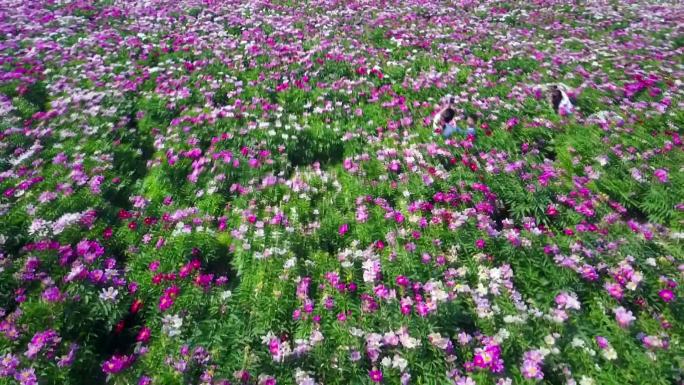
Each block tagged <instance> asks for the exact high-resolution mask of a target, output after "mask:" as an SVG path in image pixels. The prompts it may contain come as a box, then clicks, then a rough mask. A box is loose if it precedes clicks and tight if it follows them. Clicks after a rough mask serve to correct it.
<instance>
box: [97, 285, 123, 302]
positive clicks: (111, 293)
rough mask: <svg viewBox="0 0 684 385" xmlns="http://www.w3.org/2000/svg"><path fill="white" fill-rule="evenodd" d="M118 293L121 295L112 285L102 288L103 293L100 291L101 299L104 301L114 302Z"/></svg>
mask: <svg viewBox="0 0 684 385" xmlns="http://www.w3.org/2000/svg"><path fill="white" fill-rule="evenodd" d="M117 295H119V291H118V290H116V289H115V288H113V287H111V286H110V287H108V288H107V289H102V293H100V299H101V300H103V301H111V302H114V301H116V296H117Z"/></svg>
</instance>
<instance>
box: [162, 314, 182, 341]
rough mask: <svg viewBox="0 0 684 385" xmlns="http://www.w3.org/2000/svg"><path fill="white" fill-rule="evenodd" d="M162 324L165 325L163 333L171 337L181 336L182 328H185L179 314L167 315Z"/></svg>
mask: <svg viewBox="0 0 684 385" xmlns="http://www.w3.org/2000/svg"><path fill="white" fill-rule="evenodd" d="M162 323H163V324H164V325H163V326H162V331H163V332H164V333H165V334H166V335H168V336H169V337H175V336H177V335H180V328H181V327H182V326H183V319H182V318H181V317H179V316H178V314H174V315H168V314H167V315H165V316H164V318H163V319H162Z"/></svg>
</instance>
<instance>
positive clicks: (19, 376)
mask: <svg viewBox="0 0 684 385" xmlns="http://www.w3.org/2000/svg"><path fill="white" fill-rule="evenodd" d="M14 379H15V380H17V381H19V383H20V384H21V385H36V384H38V378H37V377H36V370H35V369H33V368H26V369H24V370H22V371H20V372H17V373H15V374H14Z"/></svg>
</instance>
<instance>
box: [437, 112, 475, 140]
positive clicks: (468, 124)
mask: <svg viewBox="0 0 684 385" xmlns="http://www.w3.org/2000/svg"><path fill="white" fill-rule="evenodd" d="M475 132H476V131H475V117H474V116H473V115H469V114H466V116H465V128H461V127H459V126H458V125H457V124H456V123H455V122H454V120H453V118H452V119H451V121H450V122H447V123H446V124H445V126H444V131H442V136H444V138H445V139H448V138H449V137H451V136H452V135H454V134H459V135H463V136H468V135H472V136H475Z"/></svg>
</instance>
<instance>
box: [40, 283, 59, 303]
mask: <svg viewBox="0 0 684 385" xmlns="http://www.w3.org/2000/svg"><path fill="white" fill-rule="evenodd" d="M43 299H44V300H45V301H46V302H59V301H61V300H62V293H61V292H60V291H59V288H58V287H56V286H51V287H48V288H47V289H45V291H43Z"/></svg>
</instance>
